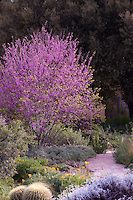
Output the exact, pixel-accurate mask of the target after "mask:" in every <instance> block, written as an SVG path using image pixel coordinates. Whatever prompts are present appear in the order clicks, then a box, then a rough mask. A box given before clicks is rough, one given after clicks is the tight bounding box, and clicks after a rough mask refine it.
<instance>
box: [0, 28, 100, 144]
mask: <svg viewBox="0 0 133 200" xmlns="http://www.w3.org/2000/svg"><path fill="white" fill-rule="evenodd" d="M4 48H5V54H4V55H3V58H2V59H3V67H2V70H1V79H0V85H1V87H0V108H4V109H6V110H8V111H10V110H15V111H16V112H17V113H21V115H22V116H23V117H24V118H25V119H26V120H27V121H28V122H29V123H30V125H31V126H32V128H33V129H34V130H35V131H36V132H37V137H38V140H39V141H41V143H43V142H44V140H45V135H46V132H48V130H47V127H49V125H50V124H54V123H56V122H58V121H61V122H63V123H66V124H72V123H73V122H76V121H78V120H80V119H87V120H88V121H92V119H95V118H99V119H100V118H101V113H103V111H104V107H103V106H102V104H101V101H100V98H99V96H98V93H97V91H93V90H92V88H91V84H92V82H93V70H92V68H91V67H90V62H91V59H92V57H90V58H86V59H83V58H82V56H81V52H80V51H78V41H77V40H73V37H72V35H68V36H67V37H64V36H62V37H60V36H52V34H50V33H48V32H47V30H46V29H45V27H43V28H42V30H41V32H37V33H33V35H31V38H30V40H29V39H27V38H24V39H23V40H22V41H21V40H20V39H18V40H17V41H16V42H15V43H11V44H9V45H8V47H4ZM102 116H104V114H102ZM44 132H45V134H42V133H44Z"/></svg>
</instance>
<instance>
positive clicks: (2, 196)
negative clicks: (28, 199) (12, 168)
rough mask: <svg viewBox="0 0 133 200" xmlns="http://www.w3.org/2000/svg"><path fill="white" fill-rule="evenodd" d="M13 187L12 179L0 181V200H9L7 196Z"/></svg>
mask: <svg viewBox="0 0 133 200" xmlns="http://www.w3.org/2000/svg"><path fill="white" fill-rule="evenodd" d="M13 187H14V181H13V179H12V178H7V179H0V200H9V197H8V194H9V192H10V190H11V189H12V188H13Z"/></svg>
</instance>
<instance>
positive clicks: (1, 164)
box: [0, 116, 31, 178]
mask: <svg viewBox="0 0 133 200" xmlns="http://www.w3.org/2000/svg"><path fill="white" fill-rule="evenodd" d="M29 134H30V133H29ZM29 134H28V133H27V132H26V131H25V129H24V127H23V125H22V122H21V121H19V120H16V121H14V120H13V121H11V122H10V123H9V124H7V123H6V120H5V119H4V118H3V117H2V116H0V177H1V178H2V177H4V178H5V176H12V175H13V174H14V172H15V159H16V157H17V156H18V155H24V154H25V152H26V151H27V148H28V143H29V140H30V139H31V136H30V135H29Z"/></svg>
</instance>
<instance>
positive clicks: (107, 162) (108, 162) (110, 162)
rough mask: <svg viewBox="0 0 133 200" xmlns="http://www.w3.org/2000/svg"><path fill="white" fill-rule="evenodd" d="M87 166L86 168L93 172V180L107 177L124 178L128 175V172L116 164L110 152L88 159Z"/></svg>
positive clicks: (122, 166)
mask: <svg viewBox="0 0 133 200" xmlns="http://www.w3.org/2000/svg"><path fill="white" fill-rule="evenodd" d="M88 162H89V164H88V165H87V166H86V167H87V168H88V169H89V170H91V171H92V172H93V178H94V179H97V178H101V177H105V176H108V175H114V176H124V175H126V174H128V173H130V170H129V169H127V168H125V167H124V165H122V164H117V163H116V161H115V158H114V157H113V152H112V151H107V152H106V153H105V154H97V155H96V157H94V158H90V159H88Z"/></svg>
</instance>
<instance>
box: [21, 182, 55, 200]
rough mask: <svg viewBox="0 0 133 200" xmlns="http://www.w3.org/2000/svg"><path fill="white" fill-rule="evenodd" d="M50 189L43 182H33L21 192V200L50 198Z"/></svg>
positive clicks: (45, 199) (47, 199)
mask: <svg viewBox="0 0 133 200" xmlns="http://www.w3.org/2000/svg"><path fill="white" fill-rule="evenodd" d="M50 199H52V193H51V190H50V189H49V188H48V187H47V186H46V185H45V184H44V183H40V182H38V183H33V184H31V185H29V186H28V187H27V188H26V189H25V190H24V192H23V197H22V200H50Z"/></svg>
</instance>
